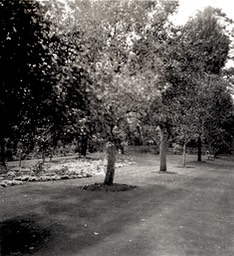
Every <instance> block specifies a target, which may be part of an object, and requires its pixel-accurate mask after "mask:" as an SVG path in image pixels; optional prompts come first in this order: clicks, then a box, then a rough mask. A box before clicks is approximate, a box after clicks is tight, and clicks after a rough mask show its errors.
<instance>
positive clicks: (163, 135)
mask: <svg viewBox="0 0 234 256" xmlns="http://www.w3.org/2000/svg"><path fill="white" fill-rule="evenodd" d="M167 140H168V133H167V129H166V128H162V127H160V154H159V159H160V167H159V171H160V172H166V171H167Z"/></svg>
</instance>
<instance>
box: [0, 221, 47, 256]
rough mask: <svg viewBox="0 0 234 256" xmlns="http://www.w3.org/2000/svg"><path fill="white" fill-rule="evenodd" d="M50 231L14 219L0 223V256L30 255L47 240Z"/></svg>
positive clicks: (31, 223)
mask: <svg viewBox="0 0 234 256" xmlns="http://www.w3.org/2000/svg"><path fill="white" fill-rule="evenodd" d="M50 235H51V234H50V231H49V230H47V229H45V228H43V227H41V226H40V225H38V224H37V223H35V222H34V221H32V220H29V219H24V218H15V219H10V220H6V221H2V222H0V255H2V256H9V255H23V254H32V253H34V252H36V251H38V250H40V248H41V247H42V246H43V245H44V244H45V243H46V242H47V241H48V240H49V238H50Z"/></svg>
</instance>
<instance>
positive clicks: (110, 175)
mask: <svg viewBox="0 0 234 256" xmlns="http://www.w3.org/2000/svg"><path fill="white" fill-rule="evenodd" d="M115 162H116V148H115V144H114V143H112V142H108V143H107V169H106V177H105V180H104V185H108V186H111V185H113V182H114V175H115Z"/></svg>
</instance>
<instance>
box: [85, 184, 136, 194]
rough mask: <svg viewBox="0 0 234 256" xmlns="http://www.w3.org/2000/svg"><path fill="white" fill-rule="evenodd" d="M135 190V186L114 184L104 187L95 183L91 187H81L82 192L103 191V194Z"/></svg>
mask: <svg viewBox="0 0 234 256" xmlns="http://www.w3.org/2000/svg"><path fill="white" fill-rule="evenodd" d="M134 188H136V186H133V185H127V184H118V183H115V184H113V185H111V186H108V185H104V184H103V183H95V184H91V185H86V186H83V187H81V189H82V190H87V191H104V192H121V191H129V190H132V189H134Z"/></svg>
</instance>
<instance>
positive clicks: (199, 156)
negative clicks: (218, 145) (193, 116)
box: [197, 135, 202, 162]
mask: <svg viewBox="0 0 234 256" xmlns="http://www.w3.org/2000/svg"><path fill="white" fill-rule="evenodd" d="M201 160H202V141H201V136H200V135H199V137H198V139H197V161H198V162H201Z"/></svg>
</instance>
